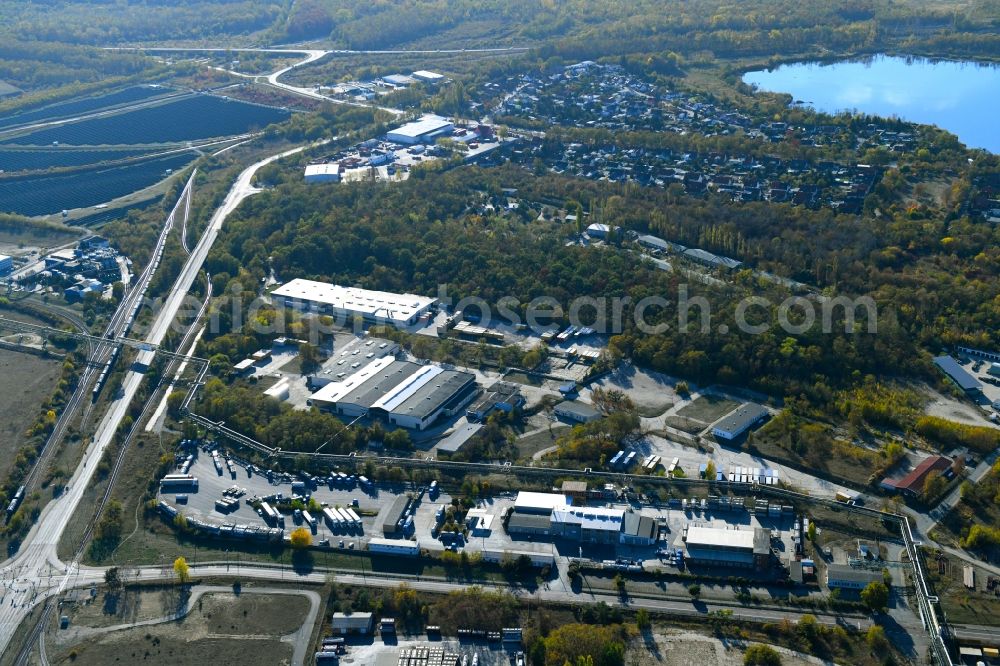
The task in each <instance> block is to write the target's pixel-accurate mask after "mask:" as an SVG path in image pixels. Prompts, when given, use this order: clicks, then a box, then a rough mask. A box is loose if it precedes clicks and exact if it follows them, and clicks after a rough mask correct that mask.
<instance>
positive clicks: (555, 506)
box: [507, 492, 658, 545]
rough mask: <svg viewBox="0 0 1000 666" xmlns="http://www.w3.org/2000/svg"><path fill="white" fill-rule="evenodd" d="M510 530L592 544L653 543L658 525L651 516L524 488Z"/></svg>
mask: <svg viewBox="0 0 1000 666" xmlns="http://www.w3.org/2000/svg"><path fill="white" fill-rule="evenodd" d="M507 532H508V533H509V534H514V535H526V536H549V537H558V538H562V539H570V540H573V541H579V542H581V543H589V544H604V545H614V544H619V543H627V544H634V545H650V544H653V543H655V542H656V537H657V533H658V528H657V524H656V520H655V519H654V518H652V517H651V516H645V515H642V514H637V513H634V512H631V511H628V512H626V511H625V510H624V509H616V508H609V507H591V506H573V504H572V501H571V500H570V499H569V498H568V497H566V496H565V495H559V494H555V493H533V492H520V493H518V495H517V499H516V500H515V502H514V510H513V512H512V513H511V514H510V518H509V520H508V522H507Z"/></svg>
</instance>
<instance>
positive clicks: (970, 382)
mask: <svg viewBox="0 0 1000 666" xmlns="http://www.w3.org/2000/svg"><path fill="white" fill-rule="evenodd" d="M934 365H936V366H937V367H939V368H941V371H942V372H943V373H945V374H946V375H948V376H949V377H951V380H952V381H953V382H955V383H956V384H958V386H959V388H961V389H962V390H963V391H975V390H977V389H982V388H983V385H982V384H980V383H979V380H977V379H976V378H975V377H973V376H972V375H970V374H969V372H968V371H967V370H966V369H965V368H963V367H962V366H960V365H959V364H958V361H956V360H955V359H953V358H952V357H951V356H938V357H937V358H935V359H934Z"/></svg>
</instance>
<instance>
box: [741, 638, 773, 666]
mask: <svg viewBox="0 0 1000 666" xmlns="http://www.w3.org/2000/svg"><path fill="white" fill-rule="evenodd" d="M743 666H781V655H779V654H778V651H777V650H775V649H774V648H773V647H771V646H770V645H762V644H761V643H754V644H753V645H751V646H750V647H748V648H747V650H746V652H744V653H743Z"/></svg>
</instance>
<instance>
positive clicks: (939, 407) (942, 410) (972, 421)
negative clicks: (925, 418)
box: [921, 386, 997, 427]
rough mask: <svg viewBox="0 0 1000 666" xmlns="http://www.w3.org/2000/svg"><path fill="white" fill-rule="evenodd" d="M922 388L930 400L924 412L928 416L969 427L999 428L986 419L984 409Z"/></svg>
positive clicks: (926, 387) (927, 388)
mask: <svg viewBox="0 0 1000 666" xmlns="http://www.w3.org/2000/svg"><path fill="white" fill-rule="evenodd" d="M921 388H922V390H923V392H924V393H926V394H927V397H928V398H929V399H930V400H929V401H928V403H927V406H926V408H925V410H924V411H925V412H926V413H927V414H928V415H930V416H937V417H939V418H942V419H949V420H951V421H957V422H958V423H965V424H968V425H975V426H993V427H997V424H995V423H991V422H990V421H989V420H988V419H986V417H985V412H984V411H983V410H982V409H978V408H976V407H975V406H974V405H971V404H969V403H968V402H966V401H962V400H958V399H956V398H952V397H950V396H946V395H943V394H941V393H939V392H937V391H935V390H934V389H932V388H930V387H929V386H925V387H921Z"/></svg>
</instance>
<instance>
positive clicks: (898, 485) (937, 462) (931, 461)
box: [881, 456, 953, 497]
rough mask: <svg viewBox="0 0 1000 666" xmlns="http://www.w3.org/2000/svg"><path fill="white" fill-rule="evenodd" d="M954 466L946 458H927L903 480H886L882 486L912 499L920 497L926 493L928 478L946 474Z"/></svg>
mask: <svg viewBox="0 0 1000 666" xmlns="http://www.w3.org/2000/svg"><path fill="white" fill-rule="evenodd" d="M952 464H953V462H952V461H951V460H950V459H949V458H945V457H944V456H927V457H926V458H924V459H923V460H921V461H920V464H918V465H917V466H916V467H914V468H913V469H912V470H911V471H910V473H909V474H907V475H906V476H904V477H903V478H902V479H899V480H898V481H893V480H892V479H885V480H884V481H882V484H881V485H882V487H883V488H885V489H886V490H898V491H899V492H901V493H905V494H907V495H910V496H911V497H918V496H920V494H921V493H923V492H924V484H925V483H926V482H927V477H929V476H930V475H931V474H932V473H934V472H937V473H942V472H944V471H945V470H946V469H948V468H949V467H951V466H952Z"/></svg>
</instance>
